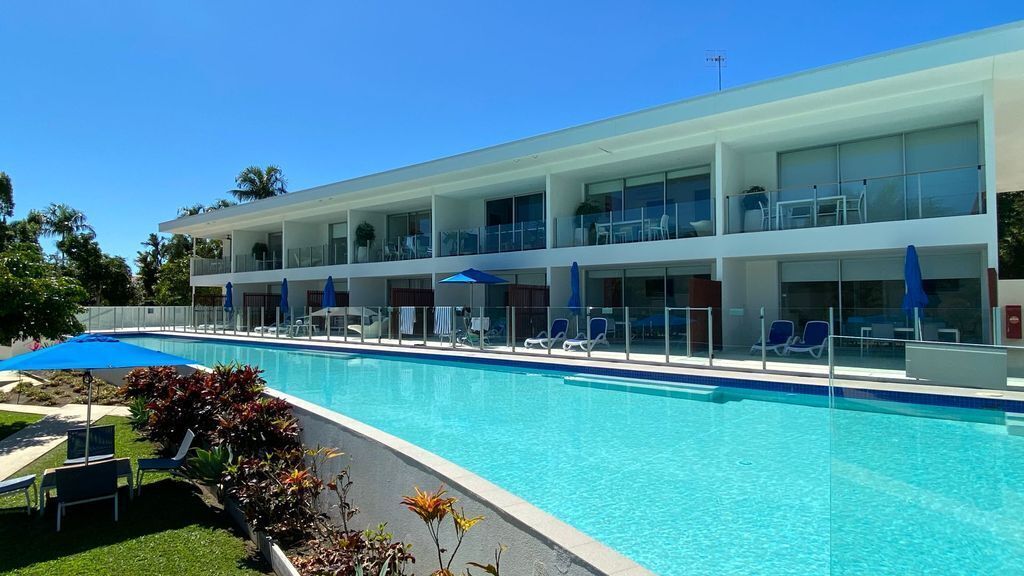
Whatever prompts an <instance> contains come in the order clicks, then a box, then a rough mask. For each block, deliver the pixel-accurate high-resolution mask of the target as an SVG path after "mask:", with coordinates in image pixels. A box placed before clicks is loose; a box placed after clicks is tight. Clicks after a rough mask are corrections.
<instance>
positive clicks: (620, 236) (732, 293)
mask: <svg viewBox="0 0 1024 576" xmlns="http://www.w3.org/2000/svg"><path fill="white" fill-rule="evenodd" d="M624 97H628V95H625V94H624ZM1021 189H1024V22H1017V23H1012V24H1008V25H1004V26H999V27H996V28H991V29H987V30H982V31H979V32H974V33H969V34H964V35H960V36H955V37H952V38H948V39H942V40H939V41H935V42H929V43H926V44H922V45H917V46H912V47H909V48H905V49H900V50H894V51H891V52H886V53H882V54H878V55H874V56H870V57H866V58H860V59H857V60H853V61H849V62H843V63H839V64H835V65H831V66H827V67H823V68H818V69H814V70H809V71H806V72H801V73H798V74H793V75H790V76H786V77H782V78H778V79H773V80H768V81H764V82H758V83H755V84H751V85H748V86H742V87H739V88H734V89H728V90H725V91H722V92H719V93H714V94H708V95H705V96H700V97H696V98H691V99H688V100H683V101H680V102H674V103H671V104H666V105H663V106H658V107H656V108H651V109H647V110H641V111H639V112H634V113H631V114H626V115H623V116H618V117H614V118H610V119H607V120H601V121H597V122H593V123H590V124H585V125H582V126H577V127H573V128H567V129H564V130H559V131H556V132H551V133H547V134H542V135H539V136H535V137H532V138H527V139H524V140H518V141H514V142H510V143H507V144H502V145H498V146H494V147H490V148H484V149H481V150H475V151H472V152H467V153H465V154H460V155H457V156H452V157H448V158H443V159H440V160H434V161H430V162H425V163H422V164H416V165H412V166H407V167H403V168H398V169H395V170H390V171H386V172H381V173H378V174H371V175H367V176H363V177H359V178H355V179H352V180H346V181H343V182H337V183H333V184H326V185H323V186H318V187H315V188H311V189H308V190H302V191H298V192H292V193H289V194H286V195H283V196H279V197H275V198H270V199H266V200H261V201H256V202H251V203H247V204H241V205H238V206H233V207H229V208H224V209H220V210H216V211H213V212H208V213H204V214H199V215H195V216H188V217H182V218H178V219H175V220H170V221H167V222H163V223H161V224H160V231H161V232H165V233H181V234H191V235H195V236H198V237H202V238H212V239H220V240H222V241H223V242H224V246H225V248H224V250H225V252H224V255H225V258H224V259H223V260H212V261H211V260H200V259H197V260H195V261H194V262H193V268H192V284H193V285H194V286H219V287H223V286H225V285H226V284H227V283H228V282H229V281H230V282H231V283H232V286H233V291H234V292H233V300H234V303H235V306H239V307H240V306H246V305H248V306H260V305H264V304H268V305H270V306H273V305H274V304H276V302H274V300H273V296H265V295H268V294H279V293H280V292H279V291H280V284H281V281H282V280H283V279H285V278H287V280H288V285H289V304H290V306H294V307H303V306H306V305H307V304H308V305H310V306H315V305H316V304H315V303H316V302H318V301H319V300H318V298H319V297H318V296H317V291H319V290H322V289H323V286H324V282H325V279H326V278H327V277H328V276H332V277H333V279H334V282H335V286H336V289H337V290H338V291H339V292H344V293H347V298H348V304H349V305H351V306H385V305H425V304H434V305H469V304H470V301H471V298H472V299H475V304H476V305H477V306H479V305H481V304H485V305H486V306H488V307H505V306H520V307H525V306H543V305H548V304H549V305H550V306H553V307H564V306H566V303H567V301H568V299H569V295H570V278H569V276H570V266H571V265H572V263H573V262H577V263H578V264H579V267H580V270H581V278H580V284H581V288H582V298H583V304H584V305H585V306H588V307H594V309H595V310H596V311H597V312H595V313H602V314H605V315H608V316H609V317H614V318H615V319H618V318H619V317H620V316H621V315H622V314H623V312H624V309H625V308H626V307H630V309H631V310H632V312H631V313H630V314H631V317H632V318H642V317H644V316H645V315H653V314H660V313H661V311H662V309H663V308H664V307H666V306H668V307H682V306H688V305H693V306H714V307H715V308H718V309H720V315H719V317H718V318H716V321H717V322H718V323H719V324H720V329H721V331H722V336H721V337H722V338H724V341H725V342H726V343H727V344H737V345H740V344H742V343H744V342H746V343H747V346H749V342H750V341H751V339H752V338H753V337H755V332H756V330H757V328H756V327H757V325H758V324H759V322H758V317H759V311H760V309H761V308H762V307H764V308H765V314H766V317H767V319H768V320H771V319H775V318H784V319H792V320H794V321H796V322H797V323H798V330H799V325H800V324H802V323H805V322H807V321H809V320H816V319H825V320H827V319H828V318H827V315H828V311H829V309H830V308H831V309H832V310H833V311H834V314H835V315H836V317H835V318H834V322H835V330H836V331H837V332H841V333H843V334H847V335H851V336H856V335H858V334H860V332H859V331H860V330H861V329H863V328H864V327H865V326H870V325H873V324H877V323H878V322H879V320H880V319H885V318H889V319H893V318H898V317H899V316H900V315H901V314H904V313H902V312H901V311H900V310H899V308H900V306H901V302H902V296H903V292H904V284H903V264H904V254H905V252H906V248H907V246H908V245H911V244H912V245H915V246H916V247H917V250H918V253H919V254H920V259H921V267H922V273H923V276H924V280H925V282H924V283H925V290H926V292H927V293H928V294H929V299H930V303H929V307H928V310H927V311H926V314H925V315H926V317H927V318H928V319H930V320H929V322H930V323H931V325H933V326H934V327H936V328H939V329H944V330H945V331H946V333H947V334H953V335H955V337H956V338H958V339H962V340H964V341H973V342H983V341H988V340H989V339H990V337H991V334H990V326H989V322H990V319H991V314H990V308H991V307H993V306H996V305H997V304H998V303H997V302H996V301H994V298H993V294H994V288H993V287H992V286H990V284H991V283H993V282H994V279H995V278H996V277H997V274H998V272H997V270H998V252H997V231H996V222H997V219H996V194H997V193H1000V192H1009V191H1016V190H1021ZM361 225H362V232H365V231H366V230H368V228H369V227H372V229H373V234H372V236H373V240H372V241H371V242H366V239H365V236H363V234H362V232H360V231H359V228H360V226H361ZM466 268H477V269H480V270H484V271H487V272H490V273H492V274H496V275H498V276H501V277H503V278H505V279H507V280H509V282H510V283H511V286H509V285H505V286H490V287H487V288H485V289H484V288H477V291H476V292H475V294H472V295H471V294H470V291H469V288H468V287H467V286H465V285H449V284H440V283H439V281H440V280H441V279H443V278H445V277H447V276H449V275H451V274H453V273H456V272H459V271H461V270H464V269H466ZM694 279H696V281H695V280H694ZM702 280H703V281H702ZM410 289H412V290H410ZM413 300H415V301H413ZM341 304H342V303H339V305H341ZM541 324H543V322H541ZM893 325H894V326H899V321H898V320H896V321H894V322H893ZM530 329H531V328H529V327H528V328H524V329H521V331H520V332H519V333H520V334H522V333H523V330H530Z"/></svg>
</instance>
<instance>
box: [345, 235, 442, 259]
mask: <svg viewBox="0 0 1024 576" xmlns="http://www.w3.org/2000/svg"><path fill="white" fill-rule="evenodd" d="M355 256H356V262H393V261H397V260H419V259H421V258H430V257H431V256H433V249H432V248H431V241H430V236H429V235H428V234H410V235H407V236H395V237H394V238H389V239H388V240H387V241H385V242H384V244H383V245H382V246H380V247H377V246H375V245H374V244H368V245H366V246H356V252H355Z"/></svg>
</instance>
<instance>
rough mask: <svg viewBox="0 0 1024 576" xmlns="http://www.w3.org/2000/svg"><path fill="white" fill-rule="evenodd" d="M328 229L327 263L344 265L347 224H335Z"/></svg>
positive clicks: (346, 251) (346, 252) (346, 255)
mask: <svg viewBox="0 0 1024 576" xmlns="http://www.w3.org/2000/svg"><path fill="white" fill-rule="evenodd" d="M328 228H329V230H328V234H329V235H330V240H329V243H328V246H327V262H328V264H344V263H346V262H347V261H348V222H336V223H334V224H331V225H329V226H328Z"/></svg>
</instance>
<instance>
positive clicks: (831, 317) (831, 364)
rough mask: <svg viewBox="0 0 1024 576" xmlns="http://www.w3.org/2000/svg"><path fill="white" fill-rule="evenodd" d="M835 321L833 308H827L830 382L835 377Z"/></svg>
mask: <svg viewBox="0 0 1024 576" xmlns="http://www.w3.org/2000/svg"><path fill="white" fill-rule="evenodd" d="M834 321H835V308H833V307H831V306H829V307H828V379H829V382H831V381H832V378H833V376H834V375H835V356H834V355H833V354H834V350H833V346H834V344H833V340H834V339H835V338H834V337H835V331H834V330H833V328H832V325H833V322H834Z"/></svg>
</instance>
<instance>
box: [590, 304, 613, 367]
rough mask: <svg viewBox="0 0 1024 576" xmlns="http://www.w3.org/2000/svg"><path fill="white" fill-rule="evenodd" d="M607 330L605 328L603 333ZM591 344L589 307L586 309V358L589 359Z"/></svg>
mask: <svg viewBox="0 0 1024 576" xmlns="http://www.w3.org/2000/svg"><path fill="white" fill-rule="evenodd" d="M607 331H608V329H607V328H605V332H607ZM593 347H594V346H593V342H591V341H590V307H587V358H590V351H591V349H592V348H593Z"/></svg>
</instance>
